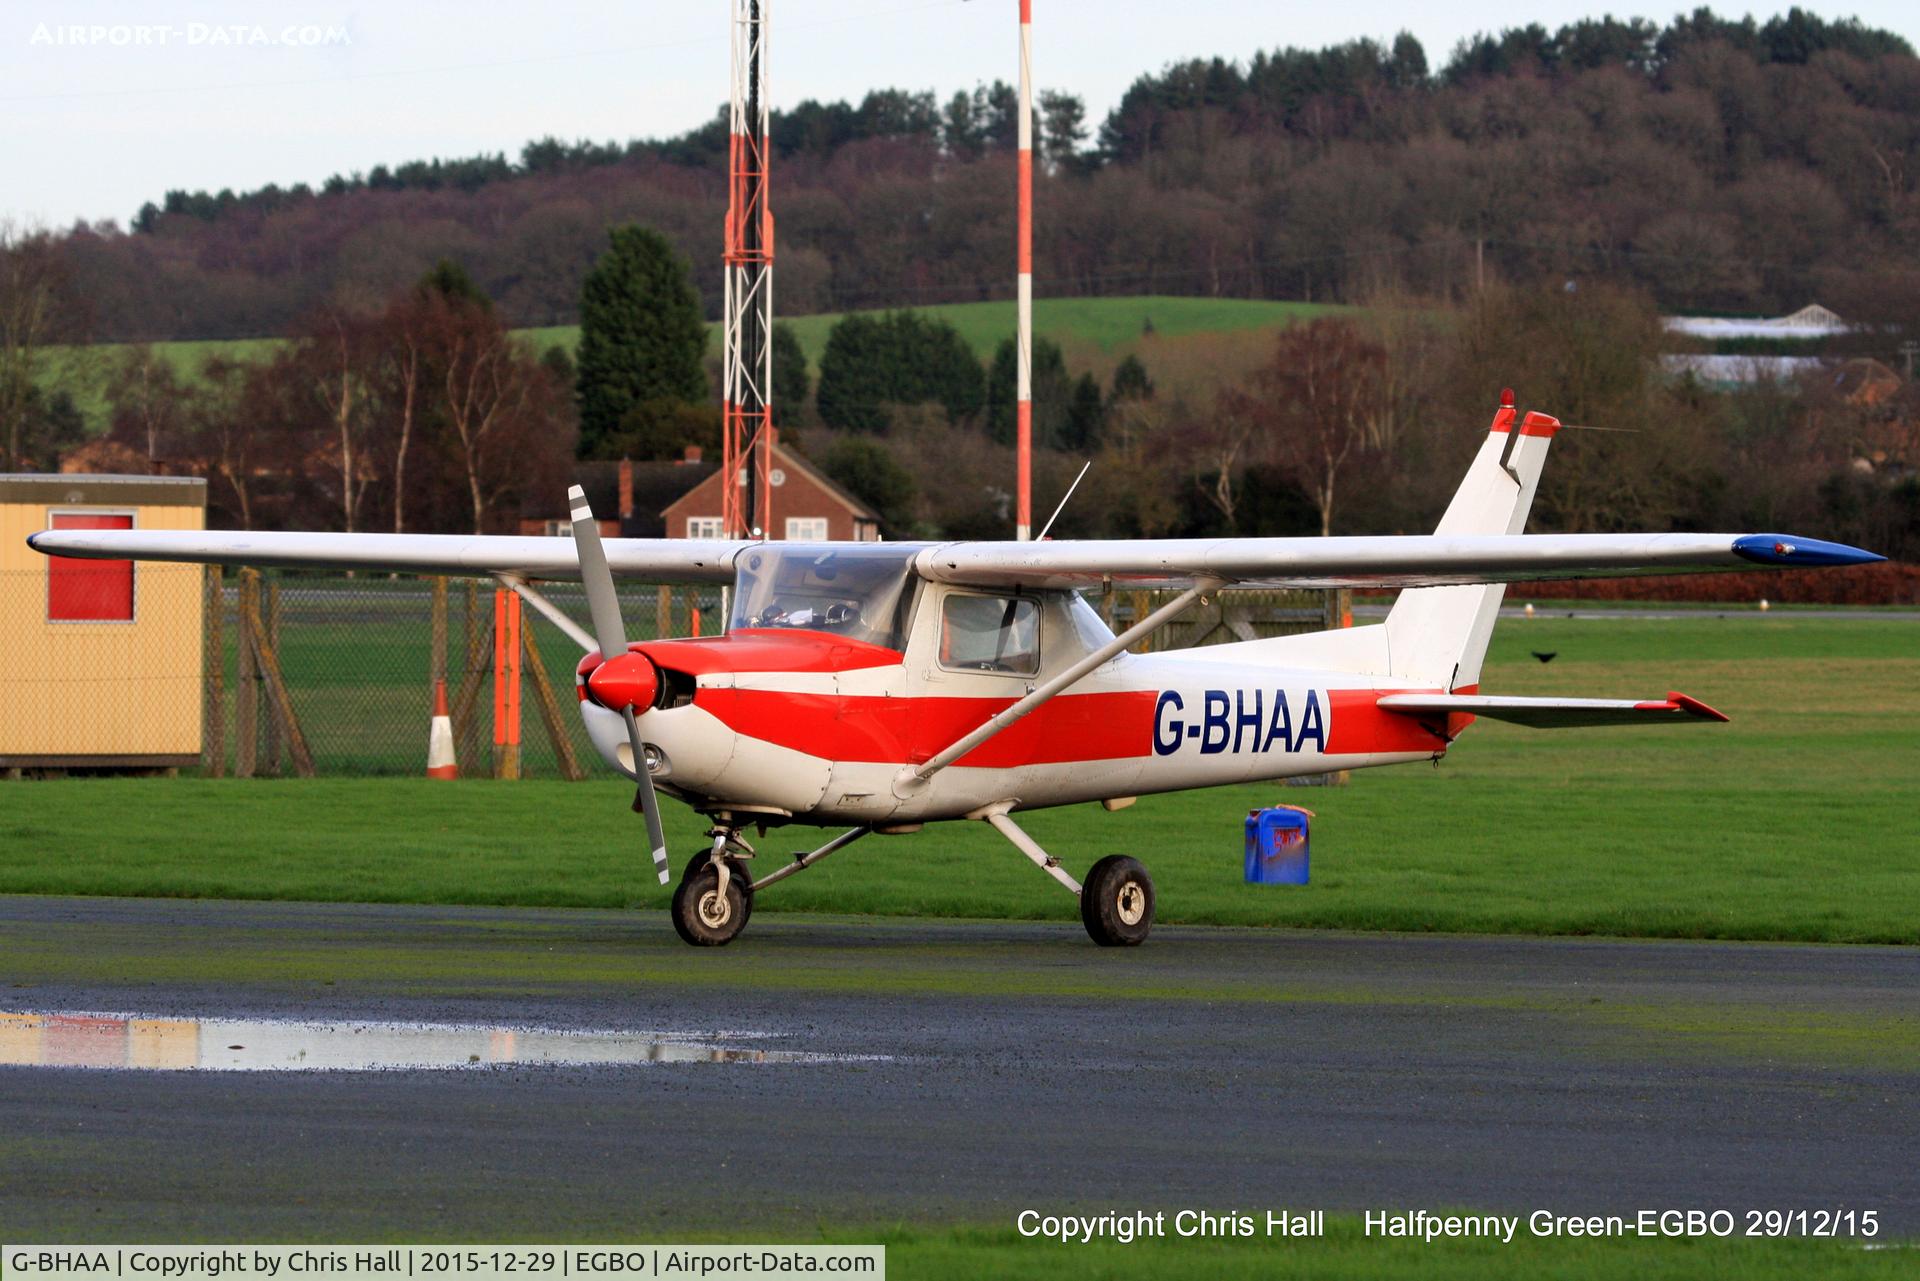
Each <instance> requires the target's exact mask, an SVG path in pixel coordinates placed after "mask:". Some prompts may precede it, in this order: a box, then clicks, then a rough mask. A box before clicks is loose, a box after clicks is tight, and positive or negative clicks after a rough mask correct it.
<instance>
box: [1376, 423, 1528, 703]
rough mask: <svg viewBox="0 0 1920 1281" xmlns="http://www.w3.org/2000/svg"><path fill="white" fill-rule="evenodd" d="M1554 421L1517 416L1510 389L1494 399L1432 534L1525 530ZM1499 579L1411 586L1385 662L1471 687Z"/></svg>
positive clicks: (1392, 622) (1452, 686)
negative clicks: (1482, 435) (1489, 419)
mask: <svg viewBox="0 0 1920 1281" xmlns="http://www.w3.org/2000/svg"><path fill="white" fill-rule="evenodd" d="M1559 430H1560V421H1559V420H1558V419H1557V418H1551V417H1549V416H1548V415H1546V414H1537V413H1528V414H1527V415H1526V417H1524V418H1521V417H1519V415H1518V413H1517V412H1516V411H1515V409H1514V407H1513V393H1512V392H1511V391H1506V392H1503V393H1502V394H1501V397H1500V409H1499V410H1498V412H1496V413H1495V414H1494V416H1493V426H1492V429H1491V430H1490V431H1489V432H1488V433H1487V439H1486V441H1485V443H1484V444H1482V445H1481V446H1480V452H1479V453H1478V454H1477V455H1475V456H1474V460H1473V465H1472V466H1471V467H1469V468H1468V469H1467V475H1466V479H1464V480H1462V481H1461V482H1460V488H1459V489H1458V490H1456V491H1455V492H1454V495H1453V501H1452V502H1450V503H1448V504H1447V512H1446V515H1444V516H1442V517H1441V518H1440V524H1439V526H1438V527H1437V528H1436V529H1435V530H1434V533H1436V534H1442V535H1445V534H1456V535H1464V534H1518V533H1520V532H1522V531H1523V530H1524V529H1525V528H1526V524H1527V513H1528V511H1529V510H1530V509H1531V508H1532V507H1533V495H1534V491H1535V490H1536V489H1538V488H1539V485H1540V473H1541V471H1542V469H1543V468H1544V467H1545V465H1546V461H1547V448H1548V446H1549V445H1551V444H1552V443H1553V436H1554V433H1555V432H1557V431H1559ZM1505 595H1506V585H1505V584H1504V583H1489V584H1484V585H1473V586H1463V587H1409V588H1407V589H1406V590H1404V591H1402V592H1401V593H1400V598H1399V599H1398V600H1396V601H1395V602H1394V604H1393V609H1392V610H1390V611H1389V612H1388V614H1387V623H1386V628H1387V661H1388V664H1389V666H1390V668H1391V670H1392V673H1393V675H1395V676H1397V677H1405V678H1408V679H1412V680H1418V681H1423V682H1432V683H1433V684H1435V685H1437V686H1440V687H1441V688H1443V689H1446V690H1450V691H1456V692H1471V691H1473V690H1475V689H1478V688H1479V685H1480V665H1481V663H1482V661H1483V660H1484V659H1485V658H1486V654H1487V642H1488V641H1489V640H1490V639H1492V636H1493V624H1494V620H1495V619H1496V618H1497V617H1498V616H1499V613H1500V602H1501V600H1502V599H1503V598H1504V596H1505Z"/></svg>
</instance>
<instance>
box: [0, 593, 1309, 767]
mask: <svg viewBox="0 0 1920 1281" xmlns="http://www.w3.org/2000/svg"><path fill="white" fill-rule="evenodd" d="M135 584H136V595H137V599H138V602H139V606H140V608H139V611H138V617H137V619H136V620H133V622H132V625H130V624H129V623H128V622H87V623H68V622H61V623H53V622H50V621H48V620H47V599H48V598H47V592H48V588H47V575H46V574H44V573H35V572H32V571H25V572H19V573H6V574H0V619H4V620H6V625H5V627H4V629H0V635H4V636H5V637H7V638H9V643H10V644H12V645H14V646H18V647H20V648H19V650H18V651H17V652H16V654H15V656H14V661H11V662H9V663H8V664H6V665H4V667H0V762H25V763H27V764H28V766H29V767H34V766H36V765H38V766H42V767H47V768H62V767H76V766H84V765H86V764H87V763H89V762H90V761H97V762H98V763H99V764H101V765H102V766H108V767H110V766H112V765H114V764H116V763H117V764H119V765H122V766H127V767H138V766H140V765H141V764H143V763H145V764H148V765H152V766H158V767H192V768H197V769H199V770H200V771H202V772H204V773H206V774H209V775H216V776H237V777H253V776H260V775H268V776H272V775H308V774H317V775H378V774H420V773H422V772H423V771H424V769H425V767H426V751H427V739H428V731H429V725H430V718H431V716H432V714H433V708H434V691H435V686H436V684H437V683H438V682H441V681H444V682H445V688H446V694H447V700H448V704H449V710H450V714H451V718H452V721H453V730H454V739H455V745H456V757H457V760H458V763H459V770H460V773H461V774H463V775H467V776H475V775H487V774H496V775H505V776H509V777H547V778H578V777H584V776H587V775H590V774H592V773H595V772H597V770H598V765H597V757H595V755H594V754H593V752H592V749H591V747H590V745H589V744H588V742H587V737H586V731H585V729H584V728H583V727H582V725H581V722H580V717H579V715H578V712H577V710H576V709H575V708H574V706H573V704H574V701H575V696H574V689H573V670H574V667H575V664H576V663H577V662H578V659H579V657H580V652H581V651H580V646H579V645H578V644H577V643H576V642H575V641H574V640H573V639H572V638H571V637H569V636H568V635H567V634H566V633H565V632H563V631H562V630H561V629H560V628H558V627H557V626H555V625H554V624H553V623H551V622H550V621H548V620H547V619H546V618H545V617H543V616H541V615H540V614H539V613H537V612H536V611H535V610H533V609H532V608H531V607H525V606H522V605H520V604H519V603H518V602H517V601H516V599H515V598H514V597H513V594H512V593H510V592H505V591H502V590H500V589H499V588H498V586H497V584H495V583H494V582H493V581H491V580H475V579H448V578H420V577H413V576H388V575H372V576H369V575H359V576H346V575H313V574H277V573H274V572H271V571H269V572H265V573H262V572H258V571H253V570H238V571H235V570H226V571H222V570H220V569H218V568H204V569H203V568H202V567H200V566H193V565H152V564H148V565H141V566H139V567H138V568H137V570H136V578H135ZM539 590H540V593H541V594H542V595H543V596H545V597H546V598H547V599H548V600H549V601H551V602H552V603H553V604H554V605H555V606H557V607H558V608H559V609H560V610H562V611H563V612H564V613H565V614H566V615H567V616H568V617H570V618H573V619H576V620H580V621H582V622H583V623H584V620H586V618H587V617H588V611H587V606H586V599H585V594H584V592H583V591H582V590H581V588H580V587H579V585H578V584H572V583H548V584H543V585H542V586H541V587H540V589H539ZM1171 595H1172V594H1171V593H1163V592H1129V591H1119V592H1113V593H1109V594H1107V595H1104V596H1101V595H1095V596H1093V597H1091V598H1090V599H1091V601H1092V603H1093V604H1094V605H1095V606H1096V607H1097V608H1098V609H1099V610H1100V612H1101V613H1102V614H1103V616H1105V617H1106V618H1107V620H1108V621H1109V623H1111V624H1112V625H1113V626H1114V627H1115V629H1116V630H1117V629H1119V628H1121V627H1125V626H1127V625H1129V624H1130V623H1131V622H1132V621H1133V620H1134V619H1136V618H1141V617H1144V616H1145V615H1146V614H1148V613H1150V612H1152V611H1153V610H1154V609H1156V608H1158V607H1159V606H1160V605H1161V604H1163V603H1164V602H1165V601H1166V600H1168V599H1170V598H1171ZM720 596H721V593H720V589H719V588H718V587H700V588H690V587H674V588H667V587H652V586H636V585H632V584H622V585H621V588H620V597H621V601H620V603H621V613H622V616H623V617H624V619H625V620H626V625H627V629H628V634H629V636H630V637H631V638H632V639H635V640H648V639H652V638H655V637H659V636H689V635H698V634H705V635H713V634H715V633H717V632H718V631H719V630H720V627H721V625H722V621H723V620H722V618H721V599H720ZM1341 608H1342V604H1341V598H1340V597H1338V596H1337V595H1335V594H1332V593H1325V592H1250V591H1227V592H1223V593H1221V594H1219V595H1218V596H1216V597H1214V598H1213V599H1212V600H1210V601H1208V602H1207V603H1205V604H1203V605H1201V606H1198V607H1196V608H1195V609H1194V610H1193V611H1191V612H1190V613H1189V614H1188V615H1186V616H1185V617H1184V618H1182V619H1180V620H1177V621H1175V622H1173V623H1169V624H1167V625H1166V626H1164V627H1161V628H1159V629H1158V630H1156V631H1155V632H1154V633H1153V635H1152V636H1151V638H1149V640H1148V641H1147V642H1146V643H1145V644H1144V645H1141V646H1137V647H1136V648H1138V649H1148V650H1162V649H1169V648H1184V647H1187V646H1192V645H1201V644H1217V643H1221V642H1226V641H1236V640H1252V639H1256V638H1258V637H1265V636H1275V635H1281V634H1285V633H1288V632H1298V631H1311V630H1316V629H1318V628H1321V627H1326V626H1334V625H1338V622H1339V611H1340V609H1341ZM503 616H504V617H503ZM508 619H510V620H511V621H510V622H508V621H507V620H508ZM514 639H517V642H518V643H517V644H514V643H513V640H514ZM516 655H517V666H518V679H517V680H515V678H514V673H513V667H514V666H515V660H514V656H516ZM516 687H517V690H518V708H517V710H516V709H515V708H514V707H513V706H512V705H511V700H510V698H509V692H510V691H511V690H513V689H515V688H516ZM515 723H517V725H518V729H519V733H518V740H519V741H518V742H517V744H516V743H508V742H503V741H500V740H502V739H506V738H511V737H513V735H512V733H511V731H510V729H509V728H508V727H509V726H511V725H513V724H515ZM62 726H65V727H66V730H67V731H71V732H67V733H65V737H62V732H63V731H62V728H61V727H62ZM54 749H58V750H54ZM36 753H37V754H36Z"/></svg>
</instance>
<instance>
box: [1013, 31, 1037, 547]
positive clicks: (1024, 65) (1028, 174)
mask: <svg viewBox="0 0 1920 1281" xmlns="http://www.w3.org/2000/svg"><path fill="white" fill-rule="evenodd" d="M1019 163H1020V176H1019V189H1020V196H1019V205H1020V208H1019V211H1018V212H1019V224H1020V231H1019V262H1018V265H1017V268H1016V269H1017V271H1018V273H1019V275H1018V277H1017V278H1016V287H1017V291H1018V294H1019V313H1020V318H1019V322H1018V336H1017V338H1016V339H1015V342H1014V354H1015V357H1016V363H1017V364H1018V366H1019V374H1018V379H1019V389H1018V392H1017V399H1016V400H1015V403H1014V423H1015V431H1016V436H1015V446H1014V447H1015V450H1016V451H1017V452H1018V454H1019V462H1018V464H1017V469H1018V470H1017V484H1016V486H1015V492H1016V494H1017V498H1016V504H1017V507H1016V512H1015V515H1014V526H1013V536H1014V537H1015V538H1017V539H1019V540H1020V541H1021V542H1023V543H1024V542H1026V541H1027V540H1028V539H1029V538H1031V537H1033V0H1020V162H1019Z"/></svg>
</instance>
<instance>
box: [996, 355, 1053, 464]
mask: <svg viewBox="0 0 1920 1281" xmlns="http://www.w3.org/2000/svg"><path fill="white" fill-rule="evenodd" d="M1015 363H1016V357H1015V354H1014V346H1013V339H1011V338H1006V339H1002V340H1001V343H1000V345H999V347H997V348H995V349H994V353H993V368H992V369H991V370H990V371H989V372H988V374H987V431H988V433H989V434H990V435H991V436H992V437H993V438H994V439H995V440H997V441H999V442H1000V443H1001V444H1003V445H1011V444H1013V441H1014V436H1015V434H1016V428H1017V426H1018V421H1017V419H1018V415H1017V413H1016V410H1015V405H1016V403H1017V402H1016V401H1015V397H1016V396H1017V395H1018V393H1019V373H1020V371H1019V370H1018V369H1017V368H1016V367H1015ZM1072 398H1073V382H1072V380H1071V379H1070V378H1068V377H1067V362H1066V359H1065V358H1064V357H1063V356H1061V354H1060V346H1059V344H1058V343H1055V342H1053V341H1052V340H1051V339H1047V338H1039V337H1036V338H1035V339H1034V340H1033V444H1034V448H1036V449H1057V448H1060V447H1061V446H1062V445H1063V444H1065V443H1066V441H1067V437H1068V435H1069V434H1070V433H1069V429H1068V426H1067V413H1068V409H1069V406H1070V404H1071V402H1072Z"/></svg>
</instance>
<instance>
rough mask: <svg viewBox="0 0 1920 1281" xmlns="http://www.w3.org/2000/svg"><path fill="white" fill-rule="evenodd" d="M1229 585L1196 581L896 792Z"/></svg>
mask: <svg viewBox="0 0 1920 1281" xmlns="http://www.w3.org/2000/svg"><path fill="white" fill-rule="evenodd" d="M1226 585H1227V584H1226V580H1225V579H1221V578H1210V577H1203V578H1200V579H1198V580H1196V581H1195V583H1194V584H1193V586H1192V587H1189V588H1188V589H1187V590H1186V591H1184V592H1181V593H1180V594H1179V595H1178V596H1176V597H1174V598H1173V599H1172V600H1170V601H1168V602H1167V603H1166V604H1164V605H1162V606H1161V607H1160V608H1159V609H1156V610H1154V611H1153V612H1152V613H1151V614H1148V615H1147V616H1146V617H1145V618H1143V619H1141V620H1140V621H1139V622H1137V623H1135V624H1134V625H1133V626H1132V627H1129V628H1127V630H1126V631H1124V632H1121V633H1120V634H1119V635H1118V636H1116V637H1114V638H1113V639H1112V640H1110V641H1108V642H1107V643H1106V644H1104V645H1102V646H1101V647H1100V648H1099V649H1096V650H1094V651H1093V652H1092V653H1091V654H1088V655H1087V656H1086V657H1085V658H1083V659H1081V660H1080V661H1079V662H1077V663H1075V664H1074V665H1073V666H1072V667H1069V668H1067V670H1066V671H1064V672H1061V673H1059V674H1058V675H1056V676H1054V677H1052V678H1050V679H1048V680H1047V681H1045V682H1043V683H1042V684H1040V685H1039V686H1037V687H1036V688H1035V689H1034V691H1033V692H1032V693H1031V694H1028V695H1027V696H1026V697H1025V698H1023V699H1021V700H1020V701H1019V702H1017V703H1015V704H1014V705H1013V706H1011V707H1009V708H1007V709H1006V710H1005V711H1003V712H1001V713H1000V714H999V715H997V716H995V717H993V718H992V719H991V720H988V721H987V722H986V723H985V724H983V725H981V726H980V727H979V728H978V729H975V730H973V731H971V732H970V733H968V734H965V735H963V736H962V737H960V738H957V739H955V740H954V741H953V742H952V743H950V744H948V745H947V746H946V747H943V748H941V749H940V751H938V752H936V753H934V755H932V756H930V757H928V758H927V759H926V760H924V761H922V762H921V763H920V764H918V765H909V766H907V767H906V768H905V769H903V770H901V771H900V775H899V777H898V778H896V779H895V780H894V786H895V787H896V789H898V788H913V787H917V786H919V785H920V784H922V783H924V782H926V781H927V780H928V779H930V778H932V777H933V776H934V775H935V774H938V773H939V772H940V771H941V770H943V769H945V768H946V767H947V766H949V765H951V764H953V763H954V762H955V761H957V760H959V759H960V758H961V757H962V756H965V755H966V754H967V753H968V752H971V751H972V750H973V749H974V748H976V747H978V746H980V744H982V743H984V742H986V741H987V740H988V739H990V738H992V737H993V736H994V735H995V734H998V733H999V732H1000V731H1001V730H1003V729H1005V728H1007V726H1009V725H1011V724H1013V723H1014V722H1015V721H1017V720H1019V719H1021V718H1022V717H1023V716H1025V715H1027V713H1029V712H1031V711H1033V710H1034V709H1035V708H1037V707H1039V706H1040V704H1042V703H1044V702H1046V701H1047V700H1048V699H1050V698H1052V697H1053V696H1054V695H1055V694H1059V693H1063V692H1064V691H1066V690H1067V689H1068V688H1070V687H1071V686H1073V685H1076V684H1078V683H1079V682H1080V681H1081V680H1082V679H1083V678H1084V677H1086V676H1087V674H1088V673H1090V672H1092V671H1093V670H1094V669H1095V668H1097V667H1099V666H1100V665H1101V664H1103V663H1105V662H1106V661H1107V660H1109V659H1111V658H1112V657H1113V656H1114V655H1116V654H1118V653H1119V652H1120V651H1121V650H1123V649H1125V648H1126V647H1127V646H1129V645H1131V644H1133V643H1134V642H1135V641H1137V640H1139V639H1140V638H1141V637H1142V636H1145V635H1147V634H1148V633H1149V632H1151V631H1152V630H1153V629H1154V628H1156V627H1159V626H1160V625H1161V624H1163V623H1165V622H1167V621H1168V620H1169V619H1171V618H1174V617H1175V616H1177V615H1179V614H1182V613H1184V612H1186V610H1187V607H1188V606H1190V605H1192V604H1193V603H1194V602H1195V601H1197V600H1201V599H1204V598H1205V597H1208V596H1211V595H1212V594H1213V593H1214V592H1217V591H1219V590H1220V589H1221V588H1222V587H1225V586H1226Z"/></svg>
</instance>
